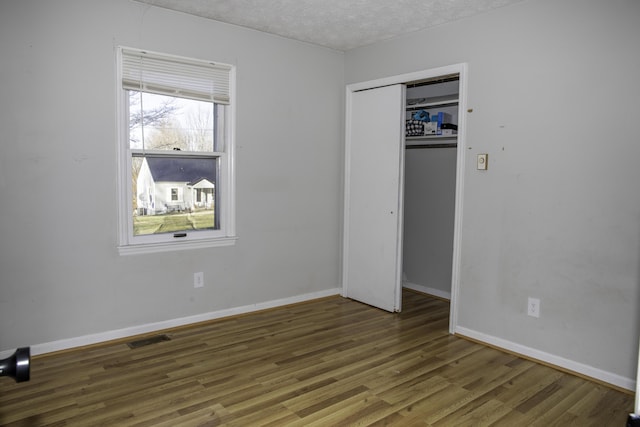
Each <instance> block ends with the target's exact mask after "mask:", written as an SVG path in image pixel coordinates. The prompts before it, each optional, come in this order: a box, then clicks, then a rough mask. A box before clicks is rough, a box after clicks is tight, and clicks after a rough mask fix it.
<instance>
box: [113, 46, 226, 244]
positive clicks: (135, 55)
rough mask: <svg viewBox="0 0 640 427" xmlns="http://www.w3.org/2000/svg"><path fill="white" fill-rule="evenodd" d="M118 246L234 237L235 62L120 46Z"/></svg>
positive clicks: (220, 240) (217, 240) (219, 240)
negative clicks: (221, 61) (214, 60)
mask: <svg viewBox="0 0 640 427" xmlns="http://www.w3.org/2000/svg"><path fill="white" fill-rule="evenodd" d="M118 72H119V78H118V85H119V88H118V93H119V102H118V106H119V111H118V118H119V124H120V131H119V135H120V138H119V140H118V161H119V163H118V164H119V174H118V187H119V199H120V200H119V251H120V253H121V254H133V253H147V252H157V251H166V250H176V249H189V248H200V247H209V246H224V245H230V244H233V243H234V241H235V226H234V224H235V221H234V215H235V207H234V176H233V154H234V140H233V130H234V129H233V124H234V123H235V120H234V108H233V88H234V85H233V82H234V68H233V67H232V66H230V65H226V64H219V63H213V62H207V61H200V60H195V59H189V58H182V57H176V56H170V55H164V54H159V53H153V52H147V51H140V50H135V49H129V48H120V49H118Z"/></svg>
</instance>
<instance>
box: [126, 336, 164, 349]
mask: <svg viewBox="0 0 640 427" xmlns="http://www.w3.org/2000/svg"><path fill="white" fill-rule="evenodd" d="M170 340H171V338H169V337H168V336H167V335H164V334H163V335H155V336H152V337H148V338H142V339H140V340H136V341H131V342H129V343H127V345H128V346H129V348H138V347H144V346H145V345H150V344H156V343H159V342H162V341H170Z"/></svg>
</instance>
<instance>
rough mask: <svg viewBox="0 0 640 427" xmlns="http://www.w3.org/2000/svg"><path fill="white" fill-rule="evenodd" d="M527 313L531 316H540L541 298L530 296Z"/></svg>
mask: <svg viewBox="0 0 640 427" xmlns="http://www.w3.org/2000/svg"><path fill="white" fill-rule="evenodd" d="M527 314H528V315H529V316H531V317H540V299H539V298H531V297H529V301H528V303H527Z"/></svg>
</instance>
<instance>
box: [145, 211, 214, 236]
mask: <svg viewBox="0 0 640 427" xmlns="http://www.w3.org/2000/svg"><path fill="white" fill-rule="evenodd" d="M213 226H214V214H213V210H203V211H198V212H191V213H170V214H164V215H138V216H134V217H133V234H134V235H135V236H140V235H146V234H161V233H175V232H177V231H189V230H205V229H213Z"/></svg>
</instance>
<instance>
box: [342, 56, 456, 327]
mask: <svg viewBox="0 0 640 427" xmlns="http://www.w3.org/2000/svg"><path fill="white" fill-rule="evenodd" d="M449 74H459V76H460V81H459V88H460V94H459V101H458V148H457V161H456V196H455V219H454V230H453V254H452V274H451V310H450V315H449V333H452V334H454V333H455V332H456V328H457V326H458V304H457V301H458V295H459V287H460V270H461V266H462V264H461V260H460V247H461V242H462V203H463V200H464V163H465V151H466V147H467V143H466V130H467V123H466V122H467V120H466V115H467V64H466V63H460V64H453V65H448V66H444V67H438V68H432V69H429V70H423V71H416V72H412V73H407V74H400V75H396V76H390V77H384V78H381V79H376V80H369V81H366V82H359V83H353V84H350V85H347V90H346V122H345V177H348V176H349V172H350V171H349V170H348V168H349V164H350V158H349V156H350V154H349V147H350V145H351V142H350V140H349V138H350V136H349V135H350V134H351V126H350V121H351V117H350V111H351V106H352V105H351V103H352V99H351V97H352V95H353V93H354V92H357V91H360V90H367V89H373V88H376V87H381V86H388V85H394V84H405V83H409V82H413V81H419V80H426V79H430V78H434V77H439V76H445V75H449ZM349 206H350V204H349V190H348V186H345V191H344V212H345V219H346V218H347V214H348V212H349ZM343 224H344V229H343V257H342V262H343V269H342V283H343V288H342V295H343V296H346V291H345V289H344V284H345V283H346V278H345V272H346V269H345V268H344V266H345V265H347V262H348V259H347V252H348V247H347V246H348V242H347V237H348V233H349V230H348V224H347V222H346V220H345V221H344V222H343Z"/></svg>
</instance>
